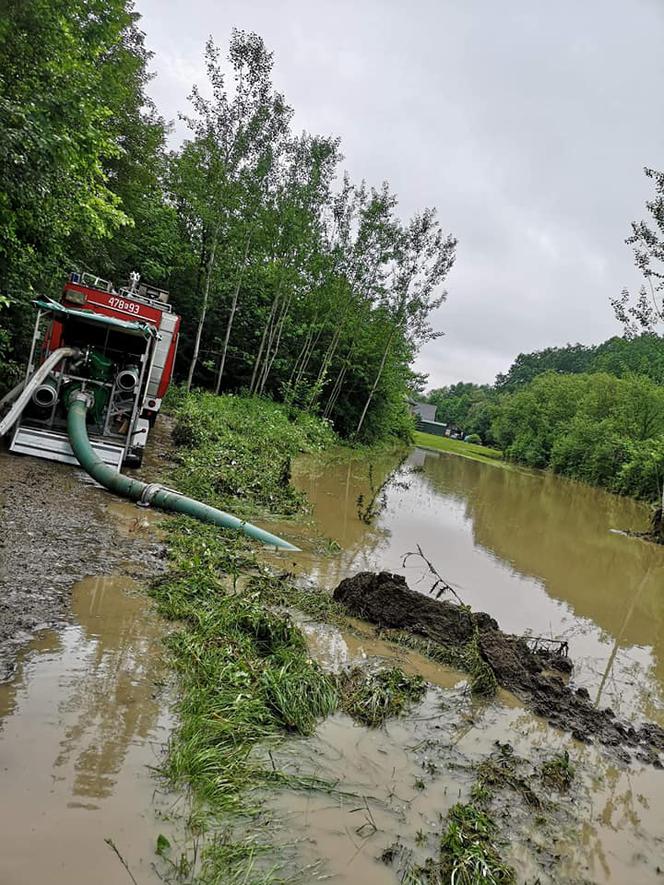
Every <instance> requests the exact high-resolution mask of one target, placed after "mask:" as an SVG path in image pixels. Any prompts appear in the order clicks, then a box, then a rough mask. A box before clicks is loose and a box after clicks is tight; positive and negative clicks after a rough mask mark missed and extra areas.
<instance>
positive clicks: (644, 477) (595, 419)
mask: <svg viewBox="0 0 664 885" xmlns="http://www.w3.org/2000/svg"><path fill="white" fill-rule="evenodd" d="M493 433H494V435H495V437H496V439H497V440H498V442H499V444H500V445H501V446H502V448H503V450H504V452H505V455H506V456H507V457H508V458H511V459H513V460H515V461H519V462H521V463H524V464H528V465H529V466H531V467H551V468H552V469H553V470H554V471H555V472H557V473H561V474H564V475H566V476H569V477H572V478H574V479H580V480H583V481H585V482H588V483H592V484H594V485H599V486H604V487H605V488H608V489H610V490H611V491H614V492H619V493H621V494H629V495H634V496H635V497H639V498H645V499H655V498H658V497H659V496H661V489H662V483H663V480H664V387H660V386H658V385H657V384H655V383H654V382H652V381H650V380H649V379H648V378H645V377H642V376H635V375H628V376H626V377H625V378H617V377H615V376H613V375H608V374H599V373H598V374H594V375H556V374H552V373H547V374H544V375H538V376H537V377H535V379H534V380H533V381H532V382H531V383H530V384H527V385H526V386H525V387H523V388H522V389H519V390H518V391H517V392H516V393H514V394H511V395H506V396H504V397H503V398H502V399H501V401H500V408H499V410H498V412H497V415H496V418H495V420H494V425H493Z"/></svg>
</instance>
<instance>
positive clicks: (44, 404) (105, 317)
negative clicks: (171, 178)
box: [10, 273, 180, 470]
mask: <svg viewBox="0 0 664 885" xmlns="http://www.w3.org/2000/svg"><path fill="white" fill-rule="evenodd" d="M35 305H36V307H37V308H38V314H37V319H36V323H35V331H34V336H33V341H32V349H31V352H30V358H29V361H28V367H27V373H26V379H29V378H31V377H33V375H34V372H35V370H36V369H38V368H39V367H40V366H42V365H43V364H44V363H45V361H46V360H47V359H48V358H49V357H50V356H52V355H53V354H54V353H55V352H56V351H58V350H62V352H63V353H68V355H66V356H64V357H63V359H62V360H61V361H60V362H59V363H58V364H57V365H55V367H54V368H53V370H52V371H51V372H50V373H49V374H48V375H47V376H46V377H45V378H44V380H43V381H42V382H41V383H40V384H39V386H38V387H36V388H34V390H32V393H31V396H30V400H29V403H28V405H27V406H26V408H25V409H24V410H23V412H22V415H21V418H20V421H19V422H18V423H17V425H16V426H15V429H14V434H13V437H12V440H11V443H10V451H12V452H18V453H21V454H27V455H34V456H37V457H41V458H48V459H50V460H54V461H64V462H65V463H68V464H77V463H78V462H77V460H76V458H75V457H74V454H73V452H72V450H71V446H70V444H69V440H68V437H67V432H66V406H65V397H66V395H67V394H68V392H69V391H72V390H74V389H76V388H77V387H78V388H82V389H93V390H94V393H95V397H94V402H95V405H94V408H93V409H92V411H91V414H90V416H89V422H90V425H89V432H90V441H91V443H92V447H93V448H94V449H95V451H96V452H97V453H98V455H99V456H100V458H101V459H102V460H103V461H104V462H105V463H107V464H109V465H112V466H113V467H114V468H115V469H117V470H119V469H120V468H121V466H122V465H123V464H124V465H127V466H130V467H131V466H139V465H140V463H141V460H142V456H143V450H144V448H145V443H146V441H147V438H148V433H149V430H150V427H151V426H152V425H153V423H154V421H155V420H156V417H157V415H158V414H159V409H160V407H161V403H162V399H163V397H164V394H165V393H166V390H167V388H168V385H169V383H170V381H171V376H172V373H173V364H174V361H175V353H176V349H177V342H178V334H179V329H180V317H178V316H177V315H176V314H174V313H173V312H172V309H171V306H170V304H169V303H168V293H167V292H165V291H164V290H161V289H155V288H152V287H150V286H146V285H145V284H143V283H141V282H140V277H139V275H138V274H131V276H130V283H129V285H128V286H127V287H125V288H121V289H120V290H119V291H116V290H115V289H114V288H113V286H112V285H111V283H109V282H107V281H106V280H102V279H100V278H99V277H95V276H92V275H89V274H78V273H73V274H71V275H70V277H69V280H68V281H67V283H66V284H65V287H64V291H63V294H62V297H61V299H60V301H52V300H50V299H45V298H42V299H39V300H37V301H36V302H35ZM53 358H54V359H56V360H57V357H53Z"/></svg>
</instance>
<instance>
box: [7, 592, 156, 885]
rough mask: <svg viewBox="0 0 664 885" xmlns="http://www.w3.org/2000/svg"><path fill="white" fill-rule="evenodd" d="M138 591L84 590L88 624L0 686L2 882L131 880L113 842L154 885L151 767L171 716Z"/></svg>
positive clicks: (45, 642) (30, 655)
mask: <svg viewBox="0 0 664 885" xmlns="http://www.w3.org/2000/svg"><path fill="white" fill-rule="evenodd" d="M132 590H133V587H132V582H131V580H130V579H127V578H117V577H113V578H89V579H86V580H84V581H81V582H79V583H78V584H77V585H76V586H75V588H74V592H73V598H72V608H73V612H74V615H75V617H76V619H77V621H78V623H77V624H75V625H73V626H71V627H68V628H66V629H64V630H62V631H60V632H59V633H57V634H55V633H50V632H48V633H45V634H43V636H42V637H40V638H39V639H37V640H35V642H34V643H33V644H32V646H31V647H30V649H29V650H28V651H27V653H26V655H25V656H24V658H23V660H22V662H21V663H20V664H19V668H18V671H17V673H16V675H15V677H14V679H13V680H12V681H11V682H9V683H7V684H5V685H0V721H2V724H3V727H2V730H1V731H0V881H1V882H2V883H3V885H5V883H11V885H19V883H21V885H23V883H35V882H46V881H48V882H51V883H63V885H64V883H67V885H73V883H79V882H80V883H81V885H83V883H89V881H90V870H92V869H94V870H95V871H96V876H97V877H98V878H100V880H101V881H108V882H112V881H116V879H117V880H118V881H121V880H122V876H123V875H124V876H126V871H123V869H122V867H121V865H120V864H119V862H118V858H117V856H115V855H114V854H113V852H112V851H111V850H110V849H109V848H108V846H107V845H106V844H105V843H104V838H106V837H111V838H112V839H113V840H114V842H115V843H116V844H117V845H118V847H119V848H120V850H121V851H122V854H123V856H125V857H126V858H127V860H128V862H129V863H130V864H131V866H132V869H134V870H135V871H136V870H137V871H141V875H142V879H141V881H156V876H155V875H154V874H153V872H152V870H151V868H150V862H151V860H152V857H153V852H154V844H155V841H154V840H155V839H156V836H157V833H158V832H159V829H160V827H159V822H158V821H157V819H156V818H155V817H154V816H153V813H152V799H153V794H154V792H155V782H154V781H153V780H152V778H151V776H150V772H149V768H148V766H154V765H158V764H159V761H160V759H161V754H162V745H163V743H164V742H165V740H166V738H167V735H168V731H169V727H170V724H171V718H170V714H169V712H168V704H167V703H165V702H164V701H165V699H164V697H163V696H161V697H159V696H158V692H157V686H158V684H159V683H160V681H161V680H162V679H163V678H164V675H165V669H164V667H163V664H162V644H161V633H162V630H163V628H162V626H161V624H160V622H159V621H158V619H157V618H156V617H155V616H154V615H153V614H152V613H151V612H150V610H149V603H148V602H147V600H146V599H145V597H144V596H142V595H140V594H138V593H137V592H132ZM162 828H163V825H162ZM35 846H37V850H35Z"/></svg>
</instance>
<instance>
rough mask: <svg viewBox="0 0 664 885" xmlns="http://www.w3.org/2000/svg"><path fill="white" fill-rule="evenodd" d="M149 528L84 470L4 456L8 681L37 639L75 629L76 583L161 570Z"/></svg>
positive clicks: (0, 653) (2, 664)
mask: <svg viewBox="0 0 664 885" xmlns="http://www.w3.org/2000/svg"><path fill="white" fill-rule="evenodd" d="M145 529H146V516H145V514H144V513H142V512H141V511H140V510H138V509H137V508H135V507H134V506H133V505H131V504H125V503H123V502H122V501H120V500H119V499H117V498H115V497H114V496H112V495H109V494H108V492H106V491H104V490H102V489H100V488H99V487H97V486H96V485H94V484H92V483H91V482H89V481H88V480H87V477H86V476H85V474H83V472H82V471H80V470H76V469H74V468H72V467H69V466H67V465H64V464H56V463H53V462H49V461H40V460H38V459H36V458H25V457H18V456H13V455H9V454H8V453H7V452H6V451H5V450H4V449H3V450H0V682H1V681H3V680H4V679H7V678H8V677H9V675H10V674H11V672H12V671H13V668H14V664H15V660H16V653H17V651H18V649H19V648H20V647H21V646H23V645H25V643H26V642H27V641H28V640H29V639H30V637H31V635H32V634H33V633H35V632H37V631H39V630H42V629H45V628H47V627H56V626H59V625H63V624H66V623H68V622H69V620H70V594H71V588H72V585H73V584H74V583H75V582H76V581H79V580H81V579H82V578H84V577H88V576H93V575H102V574H111V573H113V574H118V573H122V572H123V571H124V572H125V573H131V574H132V575H138V576H142V575H145V576H149V575H152V574H155V573H156V572H157V571H159V570H161V568H162V566H161V556H162V552H163V551H162V545H161V544H160V543H158V542H155V538H154V535H153V534H152V535H150V534H149V533H148V532H146V531H145ZM129 563H131V565H129Z"/></svg>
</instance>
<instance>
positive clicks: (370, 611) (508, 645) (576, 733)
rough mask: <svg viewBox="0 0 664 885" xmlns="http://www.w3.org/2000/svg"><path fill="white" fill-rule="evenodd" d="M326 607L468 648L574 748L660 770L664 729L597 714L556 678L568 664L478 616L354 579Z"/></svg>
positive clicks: (395, 584)
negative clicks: (604, 751) (593, 747)
mask: <svg viewBox="0 0 664 885" xmlns="http://www.w3.org/2000/svg"><path fill="white" fill-rule="evenodd" d="M334 599H335V600H336V601H338V602H340V603H342V604H343V605H344V606H345V607H346V609H347V610H348V611H349V612H350V613H351V614H353V615H356V616H358V617H361V618H365V619H366V620H368V621H371V622H372V623H374V624H376V625H378V626H379V627H381V628H387V629H399V630H406V631H409V632H410V633H413V634H415V635H416V636H421V637H425V638H426V639H427V640H429V641H431V642H433V643H436V644H438V645H440V646H443V647H446V648H457V649H459V648H465V647H466V646H468V644H469V643H471V642H472V643H475V644H476V646H477V649H478V650H479V654H480V657H481V658H482V660H483V661H484V662H485V663H486V664H487V665H488V666H489V667H490V669H491V671H492V672H493V674H494V676H495V679H496V682H497V683H498V685H501V686H502V687H503V688H506V689H508V691H511V692H512V693H513V694H515V695H516V696H517V697H518V698H520V699H521V700H522V701H523V702H524V703H525V704H526V705H527V706H528V707H529V709H531V710H532V711H533V712H534V713H535V714H536V715H538V716H542V717H543V718H545V719H547V720H548V721H549V723H550V724H551V725H554V726H556V727H557V728H560V729H563V730H565V731H569V732H571V734H572V736H573V737H575V738H577V739H578V740H580V741H584V742H588V741H590V740H592V739H593V738H594V739H596V740H598V741H599V742H600V743H601V744H604V745H605V746H610V747H612V748H614V750H615V751H616V752H617V753H618V755H620V756H621V758H623V759H624V760H625V761H627V760H629V759H630V754H629V752H628V751H627V749H626V748H630V749H631V750H632V751H633V752H634V754H635V755H636V757H637V758H638V759H640V760H641V761H643V762H647V763H650V764H651V765H654V766H656V767H658V768H660V767H662V762H661V760H660V757H659V753H660V752H664V729H662V728H661V727H660V726H658V725H655V724H653V723H645V724H643V725H641V726H639V727H638V728H636V727H634V726H633V725H630V724H628V723H624V722H621V721H620V720H618V719H616V717H615V715H614V713H613V711H612V710H611V709H609V708H605V709H601V710H600V709H597V708H596V707H595V706H594V705H593V704H592V702H591V700H590V697H589V695H588V692H587V691H586V689H584V688H577V689H576V690H574V689H573V688H571V687H570V686H569V685H568V684H567V683H566V682H565V681H564V679H563V678H562V676H561V675H560V674H561V673H566V672H570V671H571V669H572V667H573V664H572V662H571V661H570V659H569V658H568V657H566V656H565V655H562V654H557V653H556V652H555V651H546V650H542V649H539V650H537V651H534V650H532V649H531V648H530V647H529V646H528V643H527V642H526V640H525V639H523V638H521V637H518V636H510V635H508V634H507V633H503V631H502V630H501V629H500V627H499V626H498V623H497V622H496V621H495V620H494V619H493V618H492V617H491V616H490V615H488V614H486V613H484V612H472V611H470V609H468V608H467V607H466V606H460V605H456V604H452V603H450V602H445V601H438V600H434V599H431V598H429V597H427V596H424V595H423V594H421V593H416V592H415V591H413V590H411V589H410V588H409V587H408V585H407V584H406V581H405V578H403V577H402V576H401V575H393V574H389V573H388V572H379V573H374V572H360V573H359V574H357V575H354V576H353V577H351V578H346V579H345V580H343V581H342V582H341V583H340V584H339V586H338V587H337V588H336V590H335V591H334Z"/></svg>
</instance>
